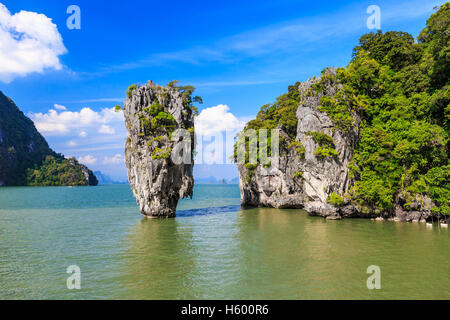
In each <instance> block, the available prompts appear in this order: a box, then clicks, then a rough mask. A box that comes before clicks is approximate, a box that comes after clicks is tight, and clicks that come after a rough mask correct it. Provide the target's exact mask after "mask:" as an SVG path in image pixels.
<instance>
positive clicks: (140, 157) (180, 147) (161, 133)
mask: <svg viewBox="0 0 450 320" xmlns="http://www.w3.org/2000/svg"><path fill="white" fill-rule="evenodd" d="M192 91H193V90H192V89H185V88H178V87H171V86H168V87H160V86H158V85H155V84H154V83H153V82H151V81H149V82H148V83H147V84H145V85H143V86H138V87H133V86H132V87H130V88H129V90H128V97H127V99H126V100H125V104H124V108H123V109H124V116H125V124H126V128H127V131H128V138H127V141H126V145H125V163H126V167H127V172H128V180H129V183H130V187H131V189H132V190H133V193H134V195H135V197H136V201H137V204H138V205H139V208H140V211H141V213H142V214H144V215H145V216H147V217H174V216H175V210H176V207H177V204H178V200H179V199H180V198H186V197H192V192H193V185H194V179H193V166H194V161H193V149H194V139H193V132H194V110H193V107H192V99H191V97H190V94H191V93H192ZM181 129H183V130H181ZM180 132H181V133H180ZM183 132H184V134H183ZM172 155H174V156H172ZM180 156H181V157H182V158H183V161H182V162H181V161H180Z"/></svg>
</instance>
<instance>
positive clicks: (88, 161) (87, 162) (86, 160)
mask: <svg viewBox="0 0 450 320" xmlns="http://www.w3.org/2000/svg"><path fill="white" fill-rule="evenodd" d="M78 161H79V162H81V163H82V164H85V165H93V164H95V163H96V162H97V158H94V157H93V156H91V155H90V154H88V155H86V156H83V157H78Z"/></svg>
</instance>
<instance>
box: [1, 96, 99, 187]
mask: <svg viewBox="0 0 450 320" xmlns="http://www.w3.org/2000/svg"><path fill="white" fill-rule="evenodd" d="M48 159H52V161H50V162H49V161H47V160H48ZM30 169H33V170H31V171H34V172H35V174H34V175H30V174H29V173H30V172H29V171H30ZM56 171H58V172H56ZM78 175H81V176H82V177H85V179H83V178H81V179H78ZM74 176H76V177H77V178H76V179H74ZM36 177H38V178H36ZM25 185H97V179H96V178H95V175H93V173H92V171H90V170H89V169H88V168H87V167H86V166H84V165H81V164H79V163H78V161H76V160H74V159H66V158H64V156H62V155H61V154H57V153H56V152H55V151H53V150H52V149H51V148H50V147H49V146H48V144H47V141H45V139H44V137H43V136H42V135H41V134H40V133H39V132H38V131H37V130H36V128H35V126H34V123H33V121H31V120H30V119H29V118H27V117H26V116H25V115H24V114H23V112H22V111H20V110H19V108H18V107H17V106H16V105H15V104H14V102H13V101H12V100H11V99H10V98H8V97H6V96H5V95H4V94H3V93H2V92H0V186H25Z"/></svg>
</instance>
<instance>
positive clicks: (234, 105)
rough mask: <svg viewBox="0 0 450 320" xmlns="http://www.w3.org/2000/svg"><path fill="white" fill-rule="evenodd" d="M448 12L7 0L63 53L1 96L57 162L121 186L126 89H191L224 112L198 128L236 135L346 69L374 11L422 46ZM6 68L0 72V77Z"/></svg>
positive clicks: (399, 7) (386, 4) (8, 83)
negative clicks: (436, 15) (426, 30)
mask: <svg viewBox="0 0 450 320" xmlns="http://www.w3.org/2000/svg"><path fill="white" fill-rule="evenodd" d="M444 2H445V1H434V0H430V1H417V0H413V1H395V2H394V1H373V0H372V1H290V0H277V1H261V0H259V1H170V2H163V1H120V2H119V1H84V0H77V1H75V2H74V1H38V0H35V1H31V0H29V1H21V0H14V1H4V0H0V3H2V4H3V5H4V6H5V7H6V8H7V9H8V10H9V12H10V15H11V16H14V15H15V14H17V13H19V12H20V11H21V10H25V11H29V12H34V13H38V14H43V15H45V16H46V17H48V18H50V19H52V22H53V23H54V24H55V25H56V27H57V31H58V33H59V35H60V37H61V41H62V43H63V48H65V49H66V50H62V49H63V48H61V47H58V48H59V49H60V50H59V51H58V53H57V54H56V57H57V59H59V61H57V62H55V61H53V60H52V61H51V62H49V65H48V66H46V67H44V68H43V69H42V72H34V71H33V68H32V66H30V69H29V70H30V71H29V72H26V71H23V72H22V73H21V74H20V75H15V74H12V75H11V76H9V75H7V78H8V79H6V78H3V82H1V81H0V90H1V91H3V92H4V93H5V94H6V95H8V96H10V97H11V98H12V99H13V100H14V101H15V102H16V104H17V105H18V106H19V107H20V108H21V109H22V110H23V111H24V112H25V113H26V114H27V115H29V116H30V117H31V118H32V119H33V120H35V122H38V123H40V125H37V127H38V129H40V131H41V132H42V133H43V134H44V136H45V137H46V138H47V141H49V143H50V145H51V147H53V148H54V149H55V150H56V151H57V152H61V153H63V154H65V155H67V156H75V157H77V158H80V159H82V160H83V161H84V162H85V163H86V164H88V165H89V167H91V168H93V169H100V170H101V171H103V172H105V173H107V174H109V175H111V176H113V177H115V178H117V179H125V178H126V172H125V169H124V165H123V161H122V160H123V159H121V157H122V158H123V144H124V136H125V130H124V128H123V124H122V123H121V121H120V119H119V118H118V117H116V116H114V115H111V114H110V113H109V112H108V110H107V109H108V108H111V107H113V106H114V105H115V104H117V103H122V102H123V100H124V98H125V90H126V88H127V87H128V86H129V85H130V84H132V83H139V82H140V83H144V82H146V81H147V80H150V79H151V80H153V81H154V82H156V83H159V84H166V83H168V82H169V81H171V80H173V79H178V80H180V81H181V82H182V83H183V84H192V85H194V86H196V87H197V92H196V94H198V95H201V96H202V97H203V100H204V104H203V105H202V106H201V107H200V111H202V110H205V109H208V108H212V107H215V106H218V105H225V106H227V107H222V108H218V109H210V111H216V110H217V111H218V112H217V113H216V117H215V118H216V119H211V118H209V117H207V115H206V114H207V113H205V114H204V116H203V117H202V119H203V120H202V121H206V122H208V121H220V119H221V118H223V117H227V119H231V118H230V117H231V116H233V117H235V120H233V119H231V120H230V124H229V125H230V126H233V129H239V128H240V127H241V126H242V124H243V123H245V121H247V120H248V119H250V118H251V117H252V116H254V115H255V114H256V113H257V111H258V110H259V108H260V106H261V105H263V104H266V103H270V102H272V101H274V100H275V98H276V97H277V96H279V95H280V94H282V93H284V92H286V90H287V86H288V85H290V84H293V83H295V82H296V81H304V80H306V79H307V78H309V77H312V76H314V75H318V74H320V71H321V70H322V69H323V68H325V67H327V66H345V65H346V64H347V63H348V62H349V60H350V58H351V52H352V48H353V47H354V46H355V45H356V44H357V42H358V39H359V37H360V36H361V35H362V34H364V33H367V32H369V31H373V30H368V28H367V26H366V20H367V18H368V17H369V15H368V14H367V13H366V9H367V7H368V6H369V5H378V6H379V7H380V9H381V29H382V30H383V31H388V30H402V31H407V32H410V33H411V34H413V35H414V36H417V35H418V33H419V32H420V30H421V29H422V28H423V27H424V26H425V21H426V19H427V18H428V16H429V15H430V14H431V13H432V12H433V7H434V6H436V5H440V4H442V3H444ZM71 4H76V5H78V6H79V7H80V9H81V29H80V30H69V29H68V28H67V27H66V20H67V18H68V17H69V14H67V13H66V9H67V7H68V6H69V5H71ZM16 20H20V19H16ZM14 21H15V20H14ZM33 21H34V20H33ZM36 21H37V20H36ZM39 21H40V20H39ZM0 23H1V16H0ZM26 23H27V22H26ZM35 28H36V30H40V29H39V27H38V26H37V27H35ZM16 31H17V30H16ZM0 39H1V38H0ZM55 43H57V42H52V44H51V45H50V46H51V49H52V50H56V49H55V46H56V45H55ZM58 43H59V42H58ZM60 44H61V43H60ZM38 49H39V50H40V49H41V47H39V48H38ZM1 50H4V49H1V47H0V54H1ZM62 51H64V52H65V53H63V54H61V52H62ZM36 52H38V53H37V54H38V55H39V54H40V53H39V52H40V51H36ZM5 54H8V53H5ZM36 63H39V62H36ZM52 63H53V65H52ZM58 63H59V67H58V66H57V65H58ZM1 68H5V66H2V64H1V62H0V74H1V73H2V70H1ZM5 79H6V80H5ZM0 80H1V78H0ZM55 104H56V105H57V106H56V107H55ZM50 109H53V110H54V111H53V112H50V111H49V110H50ZM83 109H84V111H83V113H81V110H83ZM219 109H220V110H219ZM219 111H220V112H222V113H220V112H219ZM211 113H212V112H209V113H208V114H211ZM213 118H214V117H213ZM217 118H218V119H217ZM64 119H66V120H64ZM86 119H88V120H89V121H88V120H86ZM52 121H53V122H52ZM55 121H62V123H64V121H67V126H66V127H64V128H63V127H56V126H55V123H54V122H55ZM76 121H79V122H80V123H81V122H83V121H84V124H83V125H81V124H78V123H76ZM211 123H213V124H214V122H211ZM226 123H228V122H226ZM212 127H214V125H213V126H212ZM212 168H213V170H212ZM211 173H213V174H214V175H216V176H217V177H219V178H222V177H225V178H232V177H234V176H236V175H237V173H236V170H235V169H234V167H233V166H232V165H228V166H212V167H209V168H207V167H205V166H203V167H198V168H197V169H196V175H197V176H200V177H202V176H208V175H211Z"/></svg>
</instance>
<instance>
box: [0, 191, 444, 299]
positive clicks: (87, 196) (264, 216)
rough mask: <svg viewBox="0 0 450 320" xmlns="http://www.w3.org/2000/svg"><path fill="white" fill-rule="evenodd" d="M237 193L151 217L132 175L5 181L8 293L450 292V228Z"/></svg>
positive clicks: (0, 237) (2, 218)
mask: <svg viewBox="0 0 450 320" xmlns="http://www.w3.org/2000/svg"><path fill="white" fill-rule="evenodd" d="M239 202H240V201H239V188H238V186H236V185H197V186H196V187H195V191H194V199H193V200H183V201H181V202H180V204H179V206H178V211H177V215H178V216H177V218H176V219H163V220H147V219H144V218H143V217H142V216H141V215H140V213H139V210H138V208H137V206H136V203H135V200H134V197H133V195H132V193H131V191H130V189H129V187H128V185H116V186H99V187H77V188H68V187H47V188H31V187H27V188H1V189H0V299H450V238H449V231H448V230H447V229H440V228H438V227H437V225H434V226H433V228H429V227H427V226H425V225H423V224H413V223H395V222H375V221H368V220H362V219H347V220H342V221H327V220H324V219H322V218H317V217H310V216H308V215H307V214H306V213H305V212H304V211H301V210H276V209H268V208H260V209H241V208H240V206H239ZM70 265H77V266H79V268H80V270H81V289H80V290H69V289H68V288H67V285H66V280H67V278H68V277H69V276H70V275H69V274H67V273H66V269H67V267H68V266H70ZM370 265H377V266H379V267H380V270H381V289H379V290H376V289H375V290H369V289H368V288H367V286H366V280H367V278H368V277H369V276H370V275H369V274H367V268H368V266H370Z"/></svg>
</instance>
